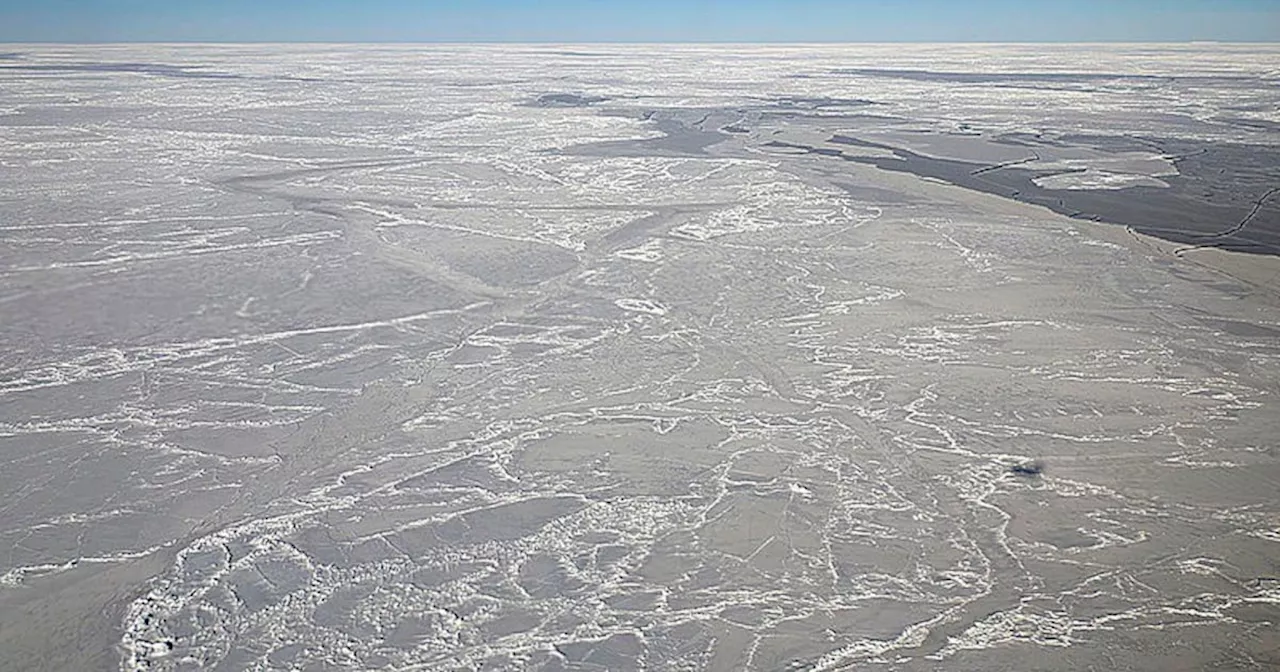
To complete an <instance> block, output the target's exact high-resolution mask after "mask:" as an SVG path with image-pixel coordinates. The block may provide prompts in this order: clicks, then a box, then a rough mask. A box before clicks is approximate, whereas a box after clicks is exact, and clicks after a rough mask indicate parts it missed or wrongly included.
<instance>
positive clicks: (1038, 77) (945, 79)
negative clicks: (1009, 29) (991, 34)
mask: <svg viewBox="0 0 1280 672" xmlns="http://www.w3.org/2000/svg"><path fill="white" fill-rule="evenodd" d="M830 72H831V74H833V75H857V76H861V77H878V78H884V79H900V80H907V81H913V82H933V83H948V84H1031V83H1039V84H1073V83H1075V84H1083V83H1095V84H1096V83H1099V82H1143V83H1161V82H1180V83H1189V84H1201V85H1210V86H1212V85H1214V84H1230V85H1232V86H1238V85H1239V84H1240V83H1241V82H1243V81H1248V82H1257V83H1258V84H1260V85H1271V86H1275V85H1277V84H1278V82H1276V81H1275V80H1268V79H1263V78H1259V77H1255V76H1251V75H1214V76H1211V77H1209V76H1203V75H1193V76H1170V75H1146V74H1141V73H1105V72H954V71H940V70H905V69H904V70H894V69H887V68H839V69H836V70H832V71H830Z"/></svg>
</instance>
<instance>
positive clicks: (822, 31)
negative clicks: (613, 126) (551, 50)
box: [0, 0, 1280, 42]
mask: <svg viewBox="0 0 1280 672" xmlns="http://www.w3.org/2000/svg"><path fill="white" fill-rule="evenodd" d="M1188 40H1221V41H1246V42H1275V41H1280V0H1021V1H1014V0H790V1H787V0H735V1H729V0H27V1H20V0H0V41H6V42H27V41H46V42H47V41H55V42H59V41H66V42H82V41H93V42H100V41H142V42H157V41H159V42H163V41H209V42H254V41H258V42H261V41H268V42H272V41H327V42H387V41H392V42H474V41H483V42H495V41H515V42H617V41H626V42H663V41H680V42H896V41H915V42H928V41H985V42H1042V41H1051V42H1093V41H1129V42H1166V41H1167V42H1180V41H1188Z"/></svg>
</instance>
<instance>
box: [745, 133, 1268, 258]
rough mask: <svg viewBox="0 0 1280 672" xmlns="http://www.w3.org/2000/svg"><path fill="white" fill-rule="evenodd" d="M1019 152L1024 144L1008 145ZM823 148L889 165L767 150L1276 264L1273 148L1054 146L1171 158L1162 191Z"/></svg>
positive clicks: (1182, 143)
mask: <svg viewBox="0 0 1280 672" xmlns="http://www.w3.org/2000/svg"><path fill="white" fill-rule="evenodd" d="M1016 140H1017V141H1018V142H1019V144H1026V143H1027V142H1028V139H1027V138H1017V139H1016ZM831 142H832V143H835V144H844V145H851V146H860V147H873V148H877V149H886V150H889V151H891V152H893V154H894V156H892V157H869V156H856V155H849V154H844V153H842V152H840V151H839V150H836V149H833V148H828V147H811V146H807V145H796V144H790V143H776V142H775V143H770V144H771V145H773V146H781V147H789V148H793V149H802V150H806V151H808V152H811V153H814V154H821V155H828V156H835V157H839V158H842V159H844V160H846V161H853V162H855V163H863V164H868V165H873V166H876V167H877V168H881V169H884V170H891V171H896V172H906V173H912V174H915V175H919V176H922V177H931V178H934V179H938V180H942V181H944V182H948V183H950V184H954V185H956V186H960V187H964V188H966V189H973V190H975V191H981V192H984V193H989V194H996V195H999V196H1004V197H1006V198H1012V199H1015V200H1019V201H1022V202H1025V203H1031V204H1034V205H1040V206H1043V207H1046V208H1049V209H1050V210H1053V211H1054V212H1058V213H1061V214H1064V215H1067V216H1069V217H1074V218H1078V219H1088V220H1093V221H1100V222H1108V223H1112V224H1120V225H1124V226H1129V227H1132V228H1133V229H1134V230H1136V231H1139V232H1141V233H1144V234H1147V235H1151V236H1155V237H1158V238H1163V239H1165V240H1169V241H1172V242H1175V243H1179V244H1182V245H1188V246H1203V247H1219V248H1223V249H1227V250H1232V251H1237V252H1250V253H1254V254H1280V194H1278V193H1277V191H1276V189H1277V187H1280V147H1270V146H1262V145H1244V144H1228V143H1211V142H1204V141H1195V140H1182V139H1166V138H1136V139H1135V138H1129V137H1117V138H1109V137H1105V136H1095V137H1090V138H1085V137H1078V138H1071V137H1064V138H1059V139H1058V140H1057V141H1056V142H1057V143H1059V144H1061V143H1066V144H1068V145H1077V146H1079V145H1085V146H1088V147H1090V148H1092V149H1101V150H1103V151H1110V152H1119V151H1132V150H1133V149H1135V148H1136V147H1138V146H1141V147H1144V148H1146V149H1147V150H1148V151H1152V150H1154V151H1158V152H1160V153H1162V154H1164V155H1165V156H1168V157H1172V158H1173V160H1174V162H1175V164H1176V165H1177V167H1178V171H1179V174H1178V175H1174V176H1168V177H1161V178H1160V179H1161V180H1163V181H1164V182H1166V183H1167V184H1168V185H1169V186H1168V187H1167V188H1162V187H1151V186H1134V187H1129V188H1126V189H1115V190H1105V189H1046V188H1044V187H1041V186H1040V185H1038V184H1036V183H1035V180H1036V179H1039V178H1043V177H1049V176H1052V175H1060V174H1063V173H1066V172H1072V171H1064V170H1036V169H1033V168H1028V167H1024V166H1019V165H1007V166H1000V167H998V169H992V167H990V166H983V165H981V164H976V163H972V162H967V161H958V160H952V159H938V158H933V157H928V156H923V155H920V154H917V153H915V152H912V151H909V150H906V149H902V148H900V147H893V146H890V145H884V144H880V143H875V142H867V141H864V140H860V139H858V138H854V137H848V136H835V137H834V138H832V139H831Z"/></svg>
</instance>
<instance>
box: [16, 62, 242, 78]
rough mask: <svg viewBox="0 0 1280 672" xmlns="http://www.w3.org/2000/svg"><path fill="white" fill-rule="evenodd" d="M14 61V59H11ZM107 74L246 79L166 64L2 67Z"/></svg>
mask: <svg viewBox="0 0 1280 672" xmlns="http://www.w3.org/2000/svg"><path fill="white" fill-rule="evenodd" d="M11 60H12V59H11ZM6 70H12V71H19V72H48V73H68V72H106V73H118V72H125V73H137V74H140V75H152V76H155V77H179V78H184V79H245V77H244V76H243V75H237V74H234V73H230V72H218V71H215V70H208V69H206V67H205V66H180V65H166V64H164V63H57V64H53V63H41V64H32V65H5V66H0V72H3V71H6Z"/></svg>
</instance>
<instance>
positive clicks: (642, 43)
mask: <svg viewBox="0 0 1280 672" xmlns="http://www.w3.org/2000/svg"><path fill="white" fill-rule="evenodd" d="M0 44H7V45H22V44H30V45H57V46H75V45H128V44H138V45H148V44H150V45H211V46H212V45H245V44H262V45H284V44H288V45H309V44H314V45H343V44H345V45H444V46H451V45H452V46H465V45H515V46H540V45H580V46H581V45H591V46H618V45H624V46H625V45H635V46H650V45H690V46H708V45H720V46H735V45H737V46H753V45H777V46H810V45H812V46H831V45H836V46H838V45H902V44H908V45H910V44H919V45H925V44H929V45H992V46H998V45H1037V44H1044V45H1080V46H1091V45H1277V46H1280V39H1276V40H1267V41H1255V40H1157V41H1126V40H1082V41H1072V40H882V41H876V40H812V41H782V40H752V41H737V40H709V41H692V40H605V41H595V42H591V41H561V40H373V41H361V40H354V41H353V40H225V41H210V40H75V41H63V40H26V41H24V40H3V39H0Z"/></svg>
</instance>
